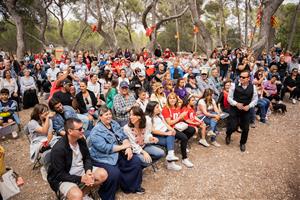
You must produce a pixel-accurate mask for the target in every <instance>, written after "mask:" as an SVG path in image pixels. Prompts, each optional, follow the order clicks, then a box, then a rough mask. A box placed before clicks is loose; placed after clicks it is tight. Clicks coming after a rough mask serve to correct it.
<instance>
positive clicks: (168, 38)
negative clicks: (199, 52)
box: [158, 13, 194, 51]
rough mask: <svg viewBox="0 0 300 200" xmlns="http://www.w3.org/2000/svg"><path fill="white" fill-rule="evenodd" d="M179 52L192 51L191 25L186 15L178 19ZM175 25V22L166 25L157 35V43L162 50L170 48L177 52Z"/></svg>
mask: <svg viewBox="0 0 300 200" xmlns="http://www.w3.org/2000/svg"><path fill="white" fill-rule="evenodd" d="M178 23H179V37H180V51H192V45H193V38H194V35H193V24H192V22H191V17H190V16H189V14H188V13H186V14H185V15H183V16H182V17H181V18H179V19H178ZM175 35H176V25H175V21H171V22H169V23H167V24H166V25H165V26H164V28H162V29H161V30H160V33H159V34H158V43H159V44H160V45H161V47H162V48H163V49H165V48H170V49H171V50H172V51H177V42H176V39H175Z"/></svg>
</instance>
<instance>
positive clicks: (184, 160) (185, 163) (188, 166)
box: [182, 158, 194, 168]
mask: <svg viewBox="0 0 300 200" xmlns="http://www.w3.org/2000/svg"><path fill="white" fill-rule="evenodd" d="M182 164H184V165H185V166H186V167H187V168H192V167H194V164H193V163H192V162H191V161H189V159H187V158H186V159H183V160H182Z"/></svg>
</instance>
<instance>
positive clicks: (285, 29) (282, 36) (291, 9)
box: [275, 3, 300, 53]
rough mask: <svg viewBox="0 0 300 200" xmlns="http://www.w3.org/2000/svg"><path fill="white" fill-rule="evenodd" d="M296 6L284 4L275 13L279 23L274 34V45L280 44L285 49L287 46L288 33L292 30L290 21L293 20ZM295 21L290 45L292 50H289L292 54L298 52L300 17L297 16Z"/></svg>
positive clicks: (299, 49) (299, 44)
mask: <svg viewBox="0 0 300 200" xmlns="http://www.w3.org/2000/svg"><path fill="white" fill-rule="evenodd" d="M296 7H297V5H296V4H292V3H289V4H285V5H281V6H280V7H279V9H278V11H277V12H276V14H275V15H276V16H277V17H278V21H279V28H278V30H277V32H276V40H275V41H276V43H278V42H281V46H282V47H284V48H286V47H287V45H288V40H289V36H290V31H291V29H292V21H293V18H294V17H295V10H296ZM296 20H297V22H296V23H297V25H296V31H295V34H294V40H293V43H292V48H291V50H292V51H293V52H298V53H299V51H300V34H299V33H300V16H299V15H298V18H297V19H296Z"/></svg>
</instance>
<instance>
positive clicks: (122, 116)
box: [113, 93, 136, 121]
mask: <svg viewBox="0 0 300 200" xmlns="http://www.w3.org/2000/svg"><path fill="white" fill-rule="evenodd" d="M135 103H136V100H135V98H134V94H132V93H130V94H129V97H128V98H127V99H125V98H124V96H123V95H122V94H117V95H116V96H115V97H114V106H113V108H114V110H115V113H116V120H122V121H123V120H128V118H129V112H127V109H128V108H130V107H132V106H133V105H134V104H135Z"/></svg>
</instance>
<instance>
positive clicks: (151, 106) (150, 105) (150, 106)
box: [145, 101, 158, 118]
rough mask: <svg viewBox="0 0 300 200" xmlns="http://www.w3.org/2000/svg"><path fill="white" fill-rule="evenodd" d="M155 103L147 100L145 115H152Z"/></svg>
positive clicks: (156, 103)
mask: <svg viewBox="0 0 300 200" xmlns="http://www.w3.org/2000/svg"><path fill="white" fill-rule="evenodd" d="M156 105H158V102H157V101H149V103H148V104H147V106H146V111H145V113H146V115H148V116H149V117H151V118H152V117H154V108H155V106H156Z"/></svg>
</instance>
